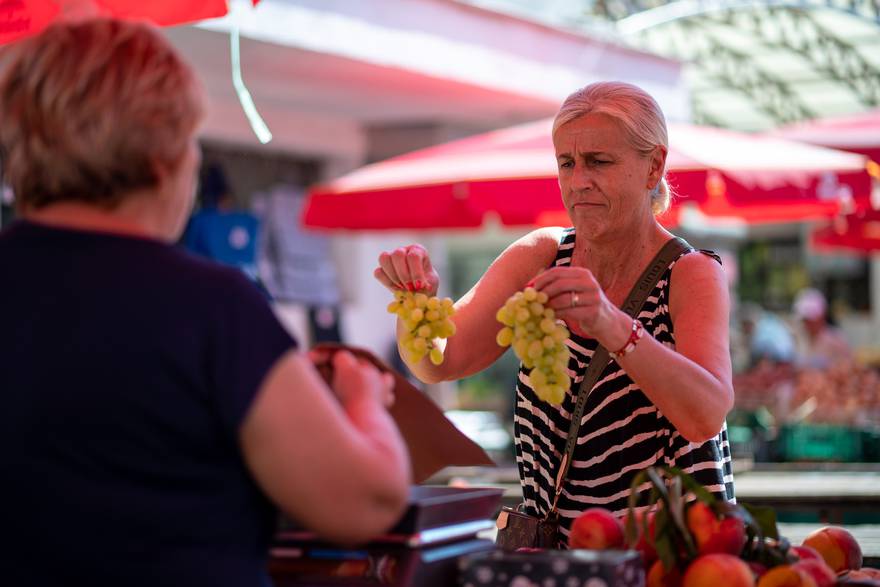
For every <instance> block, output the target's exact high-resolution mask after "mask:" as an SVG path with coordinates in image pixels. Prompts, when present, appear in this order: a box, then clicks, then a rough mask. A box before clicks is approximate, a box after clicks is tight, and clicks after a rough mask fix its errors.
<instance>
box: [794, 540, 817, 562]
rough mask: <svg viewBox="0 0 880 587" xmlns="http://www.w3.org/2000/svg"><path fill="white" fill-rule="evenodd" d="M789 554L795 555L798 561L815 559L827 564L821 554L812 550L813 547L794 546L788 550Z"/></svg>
mask: <svg viewBox="0 0 880 587" xmlns="http://www.w3.org/2000/svg"><path fill="white" fill-rule="evenodd" d="M788 552H790V553H792V554H793V555H795V556H796V557H797V559H798V560H809V559H815V560H817V561H822V562H825V560H824V559H823V558H822V555H821V554H819V553H818V552H817V551H816V549H815V548H812V547H811V546H806V545H803V544H802V545H800V546H792V547H791V548H789V549H788Z"/></svg>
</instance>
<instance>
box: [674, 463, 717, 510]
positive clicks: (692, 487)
mask: <svg viewBox="0 0 880 587" xmlns="http://www.w3.org/2000/svg"><path fill="white" fill-rule="evenodd" d="M667 470H668V471H669V474H670V475H671V476H674V477H677V478H679V479H681V482H682V483H683V484H684V487H685V489H687V490H688V491H690V492H691V493H693V494H694V495H696V496H697V499H699V500H700V501H702V502H703V503H705V504H706V505H709V506H711V505H713V504H714V503H715V502H716V501H718V499H717V498H716V497H715V496H714V495H712V494H711V493H710V492H709V490H708V489H706V488H705V487H703V486H702V485H700V484H699V483H697V482H696V480H694V478H693V477H691V476H690V475H688V474H687V473H685V472H684V471H682V470H681V469H679V468H678V467H669V468H668V469H667Z"/></svg>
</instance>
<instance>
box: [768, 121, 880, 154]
mask: <svg viewBox="0 0 880 587" xmlns="http://www.w3.org/2000/svg"><path fill="white" fill-rule="evenodd" d="M772 134H773V135H775V136H779V137H784V138H787V139H791V140H796V141H804V142H806V143H811V144H813V145H822V146H825V147H833V148H835V149H843V150H845V151H852V152H853V153H861V154H862V155H867V156H868V157H869V158H870V159H871V160H873V161H877V162H878V163H880V108H877V109H874V110H869V111H867V112H859V113H856V114H848V115H845V116H834V117H829V118H819V119H816V120H808V121H806V122H799V123H795V124H792V125H789V126H784V127H782V128H780V129H778V130H776V131H774V132H773V133H772Z"/></svg>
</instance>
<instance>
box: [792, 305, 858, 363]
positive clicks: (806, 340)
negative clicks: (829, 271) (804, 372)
mask: <svg viewBox="0 0 880 587" xmlns="http://www.w3.org/2000/svg"><path fill="white" fill-rule="evenodd" d="M793 308H794V314H795V316H797V317H798V318H799V319H800V322H801V324H802V326H803V329H804V334H805V336H804V337H803V340H802V344H801V348H800V349H799V352H798V362H799V364H800V365H801V366H803V367H807V368H815V369H826V368H828V367H830V366H831V365H833V364H835V363H838V362H844V361H850V360H852V358H853V353H852V349H851V348H850V345H849V343H848V342H847V340H846V337H845V336H844V335H843V333H842V332H841V331H840V330H839V329H838V328H836V327H835V326H832V325H831V324H830V323H829V322H828V302H827V300H826V299H825V296H824V295H823V294H822V292H821V291H819V290H818V289H814V288H806V289H803V290H801V291H800V292H799V293H798V294H797V296H796V297H795V300H794V304H793Z"/></svg>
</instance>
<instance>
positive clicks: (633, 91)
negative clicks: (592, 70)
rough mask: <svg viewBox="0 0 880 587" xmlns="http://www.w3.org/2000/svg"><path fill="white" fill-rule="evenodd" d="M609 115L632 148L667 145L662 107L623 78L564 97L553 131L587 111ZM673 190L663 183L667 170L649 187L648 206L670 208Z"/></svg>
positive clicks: (659, 210) (661, 209)
mask: <svg viewBox="0 0 880 587" xmlns="http://www.w3.org/2000/svg"><path fill="white" fill-rule="evenodd" d="M590 113H600V114H605V115H608V116H611V117H613V118H615V119H617V120H618V121H620V123H621V124H622V125H623V127H624V129H625V130H626V135H627V139H628V140H629V142H630V144H631V145H632V146H633V148H634V149H635V150H637V151H638V152H640V153H643V154H648V153H650V152H651V151H653V150H654V148H655V147H657V146H658V145H663V146H664V147H666V148H667V149H668V148H669V135H668V133H667V131H666V118H665V117H664V116H663V111H662V110H661V109H660V106H659V105H658V104H657V101H656V100H654V98H652V97H651V96H650V94H648V93H647V92H645V91H644V90H643V89H641V88H639V87H638V86H634V85H632V84H627V83H624V82H596V83H593V84H590V85H588V86H585V87H583V88H581V89H579V90H577V91H576V92H574V93H573V94H571V95H570V96H569V97H568V98H566V99H565V102H563V103H562V106H561V107H560V108H559V112H557V113H556V118H555V119H554V120H553V134H554V135H555V134H556V131H557V130H558V129H559V127H560V126H562V125H563V124H565V123H567V122H571V121H572V120H574V119H576V118H580V117H581V116H584V115H586V114H590ZM671 199H672V194H671V192H670V189H669V185H668V184H667V183H666V171H665V170H664V172H663V177H662V178H661V179H660V182H658V183H657V186H656V187H655V188H654V189H653V190H652V191H651V209H652V210H653V211H654V214H662V213H663V212H665V211H666V210H667V209H668V208H669V204H670V202H671Z"/></svg>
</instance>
